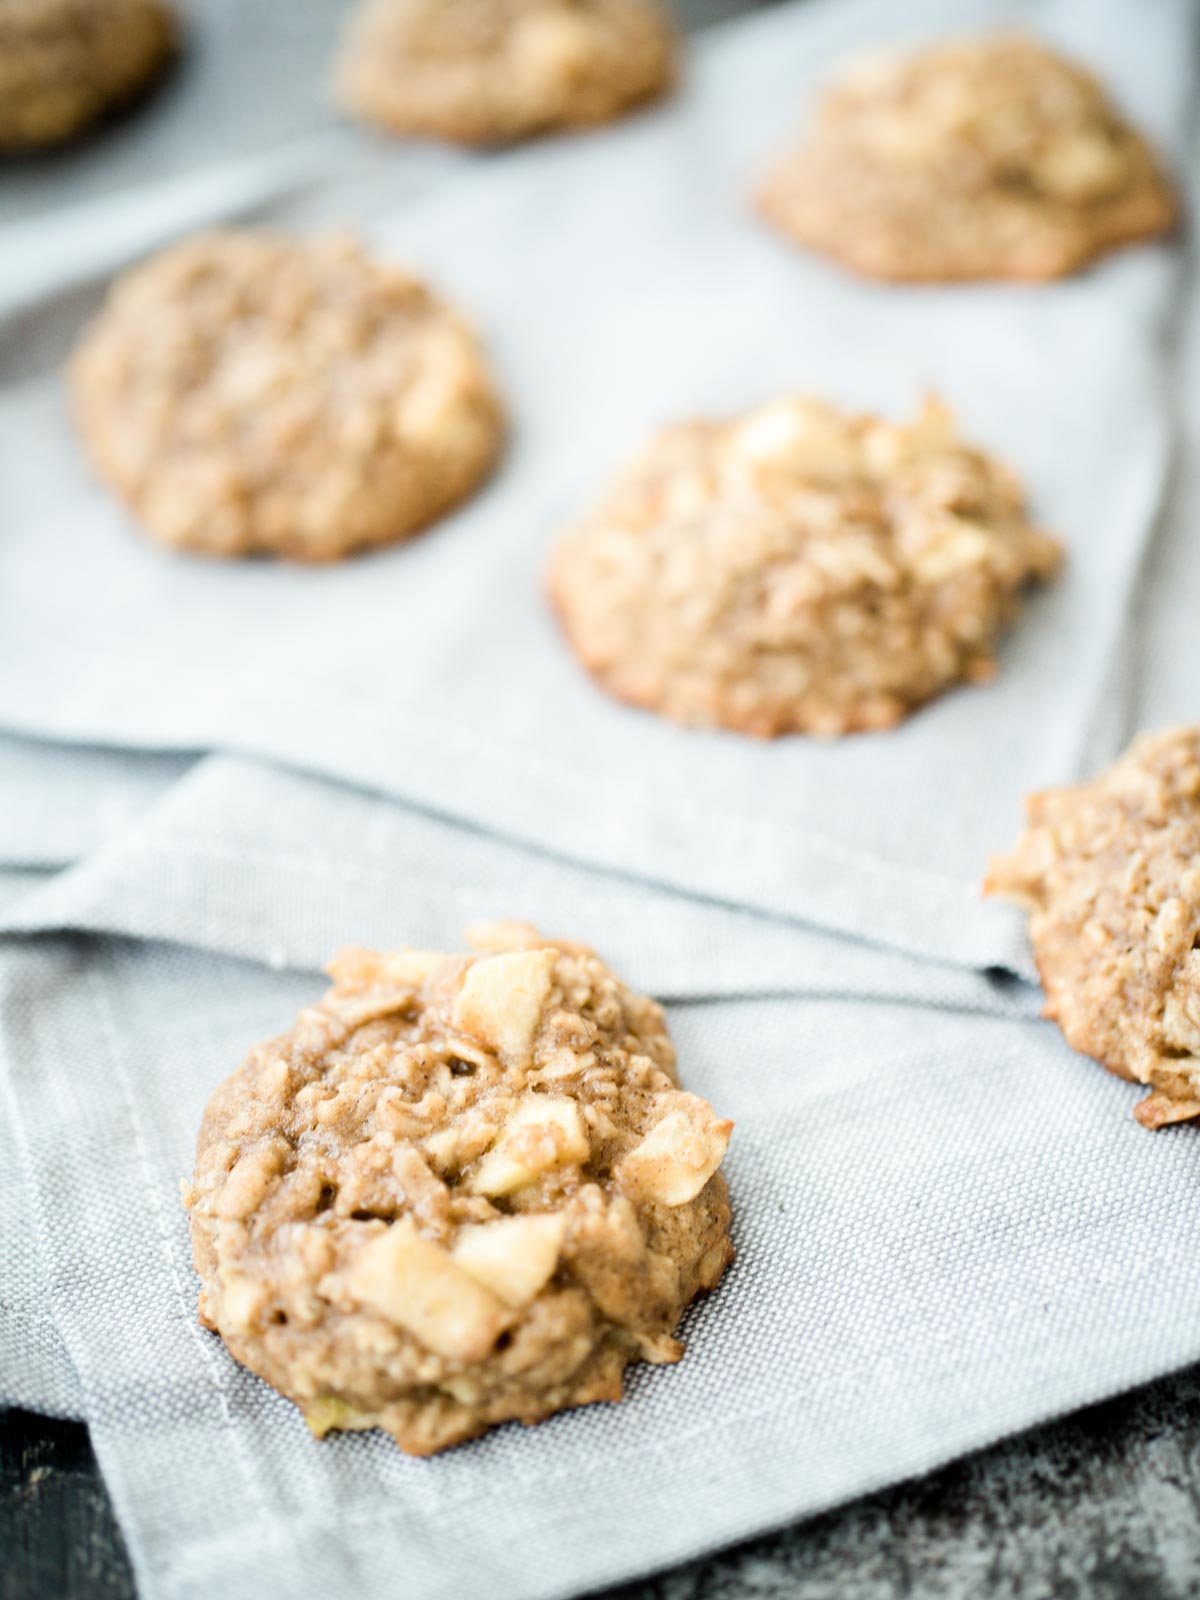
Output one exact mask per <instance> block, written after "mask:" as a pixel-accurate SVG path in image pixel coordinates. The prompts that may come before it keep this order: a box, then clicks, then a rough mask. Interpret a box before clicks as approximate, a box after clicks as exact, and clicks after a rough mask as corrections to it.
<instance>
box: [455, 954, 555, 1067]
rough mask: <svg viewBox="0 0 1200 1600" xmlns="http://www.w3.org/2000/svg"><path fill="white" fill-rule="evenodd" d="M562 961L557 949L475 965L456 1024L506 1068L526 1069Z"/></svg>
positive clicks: (495, 958)
mask: <svg viewBox="0 0 1200 1600" xmlns="http://www.w3.org/2000/svg"><path fill="white" fill-rule="evenodd" d="M557 960H558V952H557V951H556V950H513V951H509V952H507V953H505V954H504V955H499V956H486V957H484V958H483V959H482V960H480V961H476V962H475V963H474V965H473V966H470V967H468V968H467V975H466V977H465V978H464V979H463V986H462V988H461V989H460V990H459V994H458V998H457V1000H455V1002H454V1012H453V1016H452V1018H451V1020H452V1021H453V1023H454V1026H455V1027H456V1028H461V1029H462V1031H463V1032H464V1033H469V1034H470V1035H471V1036H472V1037H473V1038H475V1039H479V1040H482V1042H483V1043H484V1044H486V1045H487V1046H488V1048H489V1049H491V1050H494V1051H495V1052H496V1054H497V1055H498V1056H499V1057H500V1059H501V1060H502V1061H503V1062H504V1063H505V1065H506V1066H515V1067H523V1066H527V1065H528V1063H529V1058H530V1056H531V1054H532V1052H533V1036H534V1034H535V1033H536V1032H537V1026H538V1023H539V1022H540V1020H541V1016H542V1011H543V1009H544V1008H545V1004H546V997H547V995H548V994H549V993H550V984H551V975H552V973H553V971H554V964H555V962H556V961H557Z"/></svg>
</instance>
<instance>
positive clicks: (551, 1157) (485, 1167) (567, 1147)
mask: <svg viewBox="0 0 1200 1600" xmlns="http://www.w3.org/2000/svg"><path fill="white" fill-rule="evenodd" d="M590 1149H591V1147H590V1145H589V1144H588V1137H587V1130H586V1128H585V1127H584V1125H583V1118H582V1117H581V1116H580V1114H579V1107H578V1106H577V1105H576V1104H575V1102H574V1100H566V1099H564V1098H563V1097H562V1096H560V1095H548V1094H527V1095H523V1096H522V1098H521V1099H520V1100H519V1101H518V1102H517V1109H516V1110H515V1111H514V1112H513V1114H512V1116H511V1117H510V1118H509V1119H508V1122H507V1123H506V1124H505V1126H504V1130H503V1132H502V1133H501V1135H500V1137H499V1139H497V1141H496V1143H495V1144H494V1145H493V1146H492V1148H491V1149H490V1150H489V1151H488V1153H487V1154H486V1155H485V1156H484V1158H483V1160H482V1161H481V1162H480V1163H479V1166H478V1167H477V1168H476V1170H475V1173H474V1175H473V1177H472V1178H471V1180H470V1182H469V1183H468V1185H467V1187H468V1188H469V1189H471V1190H473V1191H474V1192H475V1193H476V1194H488V1195H502V1194H512V1193H513V1192H514V1191H515V1190H517V1189H524V1188H525V1187H526V1185H528V1184H531V1183H536V1182H537V1180H538V1178H539V1177H540V1176H541V1174H542V1173H543V1172H546V1171H548V1170H549V1169H550V1168H551V1167H569V1166H577V1165H579V1164H580V1163H581V1162H584V1161H586V1160H587V1158H588V1155H589V1154H590Z"/></svg>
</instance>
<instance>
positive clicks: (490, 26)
mask: <svg viewBox="0 0 1200 1600" xmlns="http://www.w3.org/2000/svg"><path fill="white" fill-rule="evenodd" d="M676 48H677V43H676V35H675V29H674V26H673V25H672V22H671V18H670V15H669V13H668V12H667V10H666V8H665V6H663V5H661V4H660V3H659V0H363V3H362V4H361V5H360V7H359V9H358V10H357V11H356V12H355V13H354V14H353V16H352V19H351V23H350V26H349V28H348V29H347V32H346V37H345V40H344V43H343V46H342V51H341V55H340V58H339V61H338V66H337V74H336V81H335V93H336V95H337V97H338V99H339V101H340V102H341V104H342V105H343V106H344V107H345V109H346V110H347V111H349V112H351V113H352V114H353V115H355V116H357V117H361V118H363V119H364V120H366V121H368V122H373V123H376V124H378V125H379V126H380V127H383V128H386V129H387V130H388V131H389V132H392V133H400V134H418V135H432V136H433V137H435V138H441V139H452V140H454V141H456V142H457V143H461V144H502V143H508V142H511V141H513V140H516V139H523V138H527V137H529V136H530V135H533V134H538V133H543V132H546V131H547V130H550V129H554V128H574V127H587V126H591V125H593V124H595V123H601V122H611V121H612V120H613V119H614V118H616V117H619V116H621V115H622V113H623V112H626V111H628V110H630V109H631V108H632V107H634V106H636V105H638V104H640V103H641V102H642V101H645V100H649V99H653V98H654V97H656V96H658V95H661V94H663V93H665V92H666V90H667V89H669V88H670V87H671V85H672V83H673V82H674V79H675V58H676Z"/></svg>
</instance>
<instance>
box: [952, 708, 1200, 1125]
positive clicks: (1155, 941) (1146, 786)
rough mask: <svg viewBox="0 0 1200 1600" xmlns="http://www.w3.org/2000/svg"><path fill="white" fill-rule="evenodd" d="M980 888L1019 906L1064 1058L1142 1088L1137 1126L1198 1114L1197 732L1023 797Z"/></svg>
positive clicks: (1167, 736)
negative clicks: (1014, 830) (1093, 1064)
mask: <svg viewBox="0 0 1200 1600" xmlns="http://www.w3.org/2000/svg"><path fill="white" fill-rule="evenodd" d="M1025 809H1026V812H1027V814H1028V818H1029V826H1028V827H1027V829H1026V831H1025V832H1024V833H1023V834H1022V836H1021V838H1020V839H1019V840H1018V841H1017V845H1016V848H1015V849H1014V850H1013V851H1012V853H1011V854H1010V855H1007V856H998V857H997V858H995V859H994V860H993V861H992V862H991V865H990V867H989V870H988V875H987V880H986V882H985V885H984V887H985V889H986V891H987V893H988V894H997V895H1002V896H1003V897H1004V898H1005V899H1006V900H1013V901H1015V902H1016V903H1017V904H1018V905H1021V906H1024V907H1026V908H1027V909H1028V911H1029V935H1030V938H1031V940H1032V942H1033V952H1034V956H1035V958H1036V960H1037V965H1038V971H1039V972H1040V973H1041V977H1042V984H1043V986H1044V988H1045V990H1046V1006H1045V1015H1046V1016H1048V1017H1052V1018H1053V1019H1054V1021H1055V1022H1057V1023H1058V1025H1059V1027H1060V1028H1061V1029H1062V1031H1063V1036H1064V1037H1065V1039H1066V1041H1067V1043H1068V1044H1069V1045H1070V1046H1071V1048H1072V1049H1074V1050H1079V1051H1082V1052H1083V1054H1085V1055H1089V1056H1094V1057H1095V1059H1096V1060H1097V1061H1099V1062H1100V1064H1101V1065H1102V1066H1104V1067H1107V1068H1108V1070H1109V1071H1110V1072H1115V1073H1116V1074H1117V1076H1118V1077H1121V1078H1128V1079H1130V1080H1131V1081H1133V1082H1136V1083H1144V1084H1147V1085H1148V1086H1149V1088H1150V1089H1151V1091H1152V1092H1151V1093H1150V1094H1149V1095H1148V1096H1147V1098H1146V1099H1145V1100H1143V1101H1142V1102H1141V1104H1140V1105H1138V1106H1137V1107H1136V1109H1135V1111H1134V1115H1135V1116H1136V1117H1137V1119H1138V1121H1139V1122H1141V1123H1143V1124H1144V1125H1145V1126H1146V1127H1148V1128H1158V1127H1162V1126H1163V1125H1164V1124H1165V1123H1168V1122H1182V1121H1184V1120H1186V1119H1187V1118H1189V1117H1196V1116H1200V728H1173V729H1169V730H1168V731H1166V732H1165V733H1158V734H1147V735H1143V736H1142V737H1141V738H1139V739H1136V740H1135V741H1134V743H1133V744H1132V745H1131V746H1130V748H1129V750H1128V751H1126V753H1125V754H1124V755H1123V756H1122V757H1121V759H1120V760H1119V761H1117V762H1115V763H1114V765H1113V766H1111V767H1110V768H1109V769H1108V770H1107V772H1103V773H1101V775H1100V776H1099V777H1098V778H1095V779H1093V780H1092V782H1090V783H1081V784H1077V785H1075V786H1073V787H1071V788H1067V789H1049V790H1047V791H1046V792H1045V793H1043V794H1035V795H1032V796H1031V797H1030V798H1029V800H1027V801H1026V807H1025Z"/></svg>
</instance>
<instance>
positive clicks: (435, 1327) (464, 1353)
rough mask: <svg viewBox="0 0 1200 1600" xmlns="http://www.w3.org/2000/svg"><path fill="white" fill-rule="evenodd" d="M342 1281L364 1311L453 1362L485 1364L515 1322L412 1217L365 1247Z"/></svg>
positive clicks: (503, 1307)
mask: <svg viewBox="0 0 1200 1600" xmlns="http://www.w3.org/2000/svg"><path fill="white" fill-rule="evenodd" d="M343 1281H344V1283H345V1286H346V1288H347V1290H348V1291H349V1293H350V1294H351V1295H352V1296H353V1297H354V1299H356V1300H357V1301H358V1302H359V1303H360V1304H361V1305H364V1306H366V1307H367V1309H368V1310H370V1311H375V1312H378V1314H379V1315H380V1316H381V1317H386V1318H387V1320H388V1321H389V1322H393V1323H395V1324H396V1326H397V1327H399V1328H404V1329H405V1330H406V1331H407V1332H408V1333H411V1334H412V1335H413V1337H414V1338H415V1339H418V1340H419V1341H420V1342H421V1343H422V1344H423V1345H424V1346H425V1347H426V1348H427V1349H429V1350H432V1351H433V1352H434V1353H435V1354H436V1355H439V1356H446V1357H447V1358H448V1359H450V1360H453V1361H479V1360H481V1359H482V1358H483V1357H484V1356H485V1355H487V1353H488V1351H489V1350H490V1349H491V1348H492V1346H493V1345H494V1344H495V1342H496V1340H497V1339H498V1338H499V1336H500V1334H501V1333H503V1332H504V1330H505V1328H507V1327H508V1326H509V1324H510V1323H511V1322H512V1316H511V1314H510V1313H509V1311H508V1310H507V1309H506V1307H505V1306H504V1305H503V1303H502V1302H501V1301H499V1300H498V1299H497V1298H496V1296H495V1295H494V1294H491V1293H489V1291H488V1290H487V1289H485V1288H483V1287H482V1285H481V1284H479V1283H477V1282H476V1280H475V1279H474V1278H473V1277H471V1276H470V1274H469V1273H467V1272H464V1271H463V1269H462V1268H461V1267H458V1266H456V1265H455V1264H454V1262H453V1261H452V1260H451V1259H450V1255H449V1252H448V1251H446V1250H443V1249H442V1247H441V1246H440V1245H437V1244H434V1243H433V1241H432V1240H431V1239H426V1238H425V1237H424V1236H423V1235H422V1234H420V1233H418V1232H417V1229H416V1225H415V1224H414V1222H413V1220H412V1218H411V1217H401V1219H400V1220H399V1221H398V1222H395V1223H393V1224H392V1226H391V1227H390V1228H389V1229H388V1230H387V1232H386V1233H381V1234H380V1235H379V1236H378V1238H376V1239H373V1240H372V1241H371V1243H370V1244H368V1245H366V1246H365V1247H364V1249H363V1250H362V1251H361V1252H360V1254H359V1255H358V1257H357V1259H356V1260H355V1261H354V1262H353V1263H352V1265H351V1266H350V1267H349V1269H348V1270H347V1272H346V1273H345V1275H344V1280H343Z"/></svg>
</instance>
